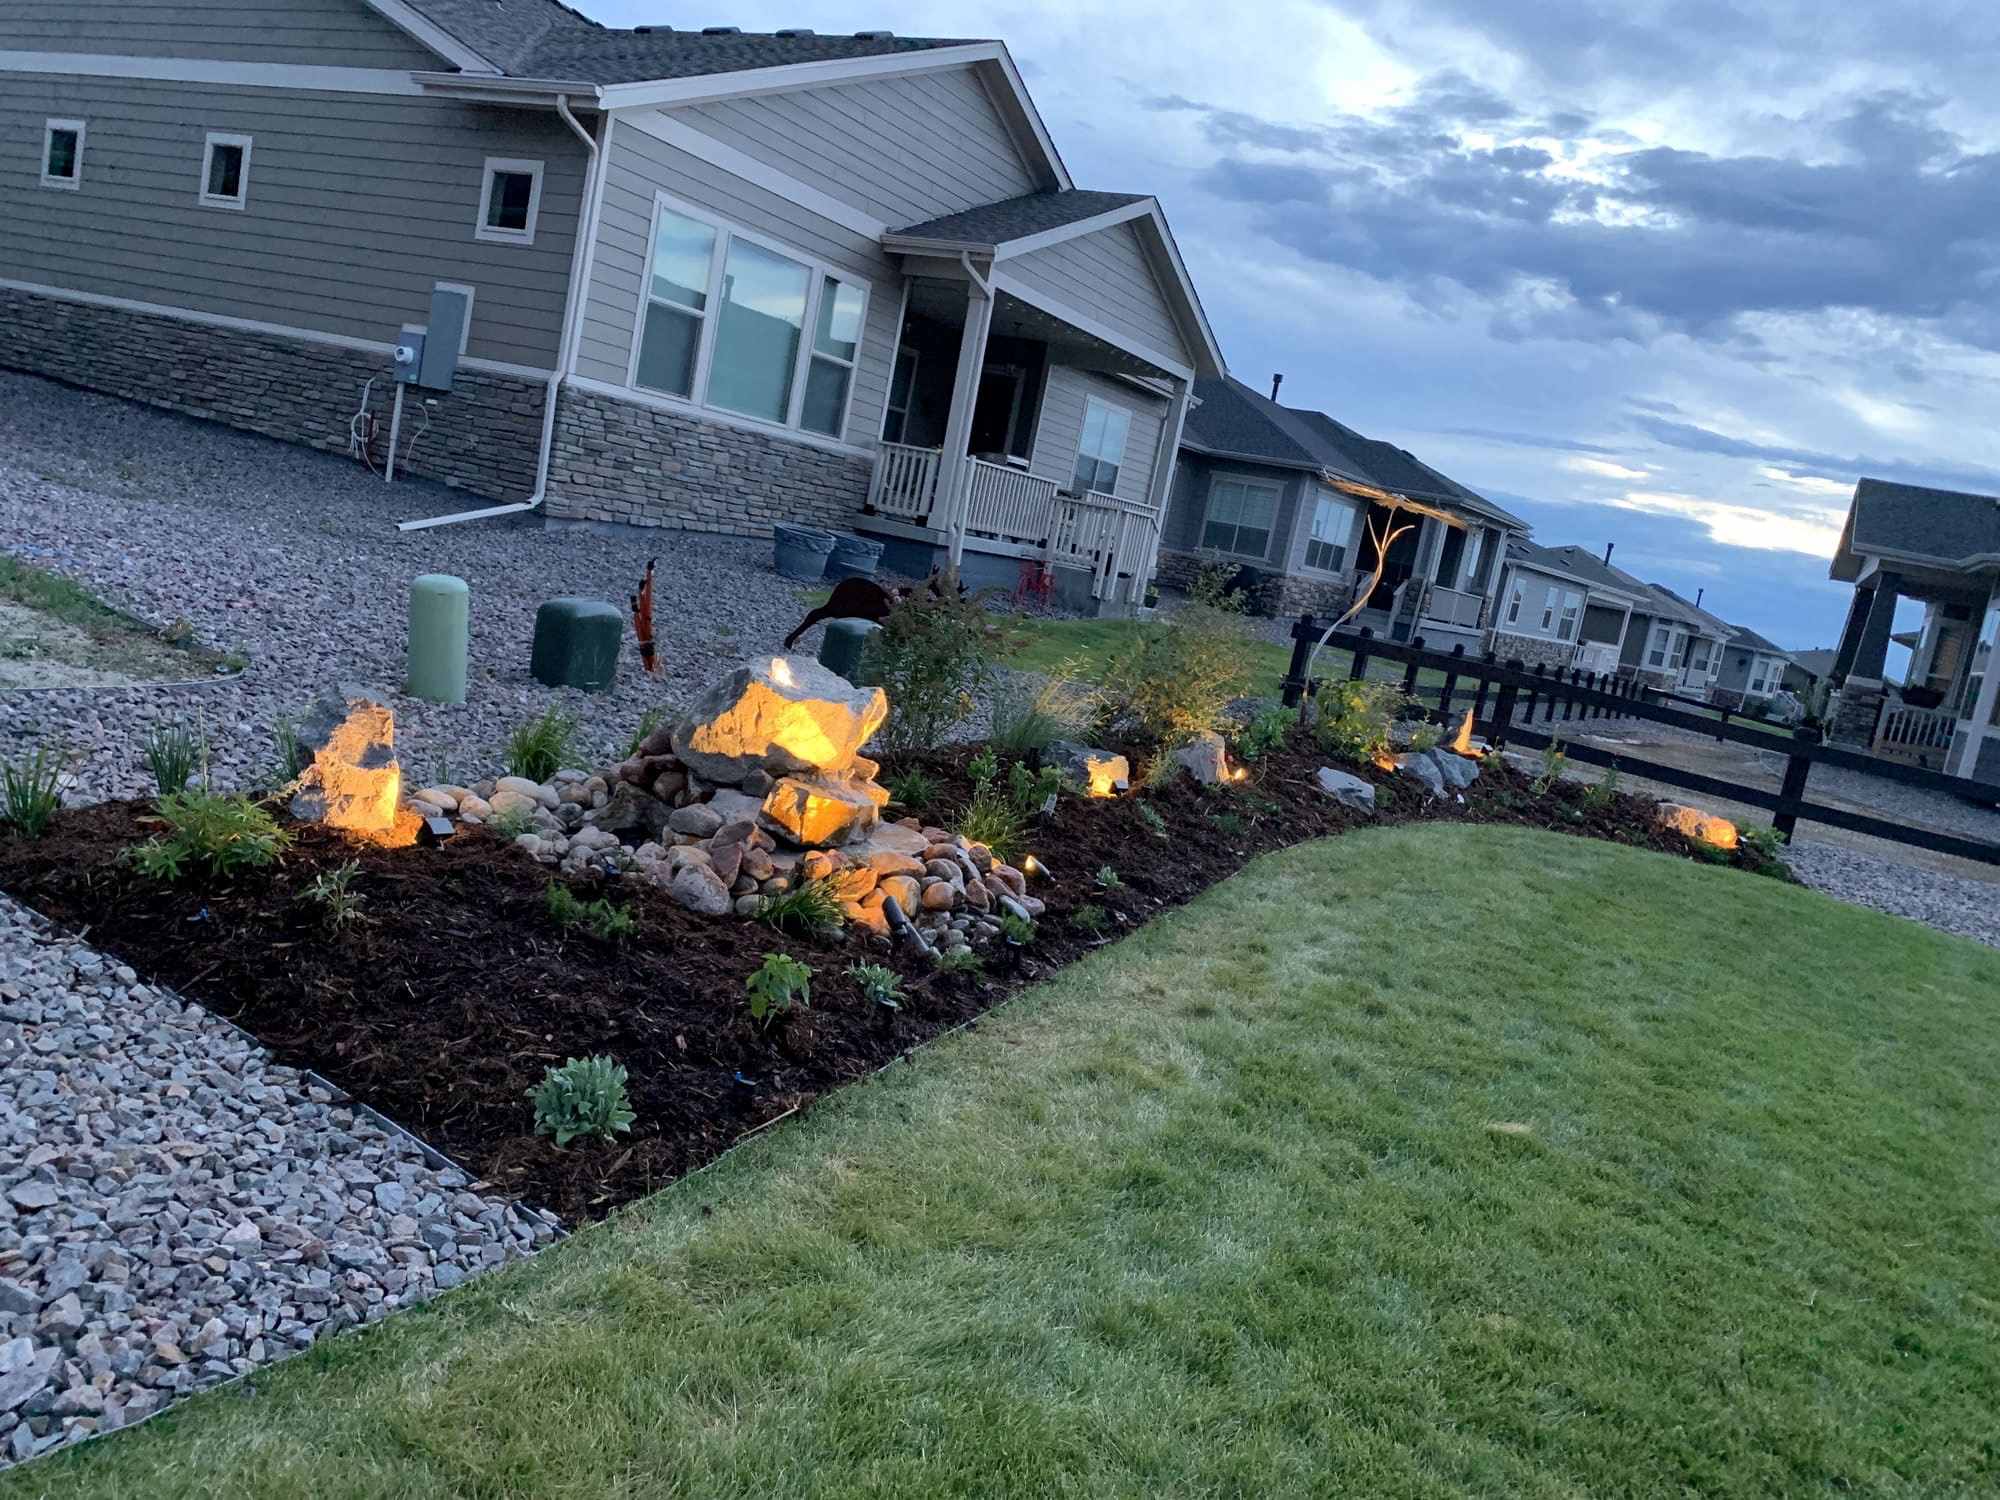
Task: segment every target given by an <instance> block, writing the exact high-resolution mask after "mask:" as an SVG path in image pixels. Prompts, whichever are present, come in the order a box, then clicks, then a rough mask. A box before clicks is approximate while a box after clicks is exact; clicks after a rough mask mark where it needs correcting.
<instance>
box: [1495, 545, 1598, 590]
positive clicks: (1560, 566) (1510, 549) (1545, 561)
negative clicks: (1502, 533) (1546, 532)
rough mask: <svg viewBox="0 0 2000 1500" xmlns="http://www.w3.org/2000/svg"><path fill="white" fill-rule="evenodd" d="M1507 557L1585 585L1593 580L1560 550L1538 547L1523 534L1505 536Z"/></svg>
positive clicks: (1512, 560) (1525, 565)
mask: <svg viewBox="0 0 2000 1500" xmlns="http://www.w3.org/2000/svg"><path fill="white" fill-rule="evenodd" d="M1571 550H1573V549H1571ZM1507 557H1508V560H1509V561H1511V562H1517V563H1520V564H1521V565H1522V566H1524V567H1529V568H1541V569H1543V570H1544V571H1546V572H1550V573H1557V574H1560V575H1562V576H1563V577H1566V578H1574V579H1576V580H1577V582H1579V583H1583V584H1586V585H1587V584H1590V583H1592V582H1594V581H1595V580H1593V579H1592V578H1591V577H1590V576H1589V575H1588V574H1585V573H1583V572H1581V571H1579V570H1578V569H1577V568H1575V567H1574V566H1572V565H1571V563H1570V561H1569V559H1568V558H1567V557H1565V556H1564V555H1563V553H1562V552H1560V551H1558V550H1557V549H1555V548H1553V547H1538V546H1536V545H1535V544H1534V543H1533V542H1531V541H1529V540H1528V539H1527V538H1526V537H1524V536H1511V537H1509V538H1507Z"/></svg>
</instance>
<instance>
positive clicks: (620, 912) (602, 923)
mask: <svg viewBox="0 0 2000 1500" xmlns="http://www.w3.org/2000/svg"><path fill="white" fill-rule="evenodd" d="M542 901H543V906H544V907H545V908H546V910H547V911H548V914H549V920H550V921H552V922H554V923H555V924H556V926H558V927H562V928H571V927H581V928H582V929H583V930H584V931H586V932H588V933H589V934H590V935H591V936H592V937H594V938H599V939H601V940H602V941H604V942H607V943H610V942H616V941H617V940H618V939H619V938H626V937H630V936H632V934H633V933H635V932H637V931H638V930H639V926H638V923H637V922H635V921H633V919H632V908H631V907H629V906H614V905H612V903H611V902H609V901H607V900H605V899H604V898H603V897H602V896H599V897H598V898H597V899H596V900H594V901H585V900H583V899H582V898H580V897H579V896H578V895H577V894H576V892H575V891H573V890H571V889H570V888H569V887H568V886H566V885H563V884H562V883H561V882H559V881H554V880H551V881H550V882H549V885H548V889H547V891H545V892H544V893H543V898H542Z"/></svg>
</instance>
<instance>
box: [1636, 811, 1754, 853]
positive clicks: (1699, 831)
mask: <svg viewBox="0 0 2000 1500" xmlns="http://www.w3.org/2000/svg"><path fill="white" fill-rule="evenodd" d="M1653 820H1654V821H1655V822H1656V823H1658V824H1659V825H1660V826H1661V827H1662V828H1671V829H1673V830H1674V831H1675V832H1676V833H1680V834H1684V835H1685V836H1686V837H1688V838H1691V839H1695V840H1697V841H1699V842H1700V843H1704V844H1713V845H1714V846H1715V847H1716V848H1718V849H1734V848H1735V847H1736V825H1735V824H1734V823H1732V822H1730V821H1729V819H1727V818H1718V817H1716V816H1715V814H1714V813H1705V812H1703V811H1702V810H1701V809H1700V808H1698V807H1684V806H1682V805H1681V804H1680V803H1678V802H1661V803H1658V804H1656V805H1655V807H1654V808H1653Z"/></svg>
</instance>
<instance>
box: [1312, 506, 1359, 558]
mask: <svg viewBox="0 0 2000 1500" xmlns="http://www.w3.org/2000/svg"><path fill="white" fill-rule="evenodd" d="M1353 535H1354V507H1353V506H1351V505H1349V504H1347V503H1346V502H1345V501H1342V500H1336V499H1334V497H1333V496H1331V495H1329V494H1326V493H1324V492H1322V493H1320V494H1319V495H1318V496H1317V497H1315V498H1314V500H1313V519H1312V533H1311V535H1309V536H1308V537H1307V538H1306V566H1307V567H1309V568H1318V569H1319V570H1320V571H1321V572H1322V573H1338V572H1339V571H1340V570H1341V569H1342V568H1344V567H1345V566H1346V565H1347V544H1348V542H1349V540H1351V539H1352V537H1353Z"/></svg>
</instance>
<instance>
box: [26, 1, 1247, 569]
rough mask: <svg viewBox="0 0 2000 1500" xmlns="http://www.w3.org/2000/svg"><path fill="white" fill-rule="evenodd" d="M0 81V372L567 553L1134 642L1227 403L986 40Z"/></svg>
mask: <svg viewBox="0 0 2000 1500" xmlns="http://www.w3.org/2000/svg"><path fill="white" fill-rule="evenodd" d="M162 14H163V15H164V14H165V13H162ZM0 74H4V79H5V82H4V87H0V363H4V364H7V365H11V366H14V367H16V368H20V369H25V370H30V371H35V372H39V373H43V374H48V375H52V376H55V377H58V378H60V379H64V380H68V381H71V382H73V383H76V384H80V385H85V386H91V387H94V388H97V389H100V390H104V391H109V392H112V393H115V394H122V395H126V396H130V397H134V398H137V399H142V400H146V401H150V402H154V403H156V404H162V405H167V406H170V407H174V408H177V409H180V410H183V411H188V412H193V413H196V414H200V415H204V416H209V417H213V418H216V419H218V420H222V421H227V422H231V423H233V424H236V425H239V426H243V427H248V428H252V429H255V430H258V431H262V432H266V433H271V434H274V435H279V436H283V437H286V438H289V439H292V440H295V441H303V442H306V443H310V444H312V445H314V446H318V447H323V448H327V449H330V450H333V451H337V452H351V453H352V454H354V456H355V457H356V458H357V459H359V460H362V461H366V462H368V463H369V464H370V465H371V467H374V468H376V469H379V470H383V471H385V472H386V471H388V470H389V469H391V468H392V467H393V468H394V469H396V470H400V471H402V472H406V473H417V474H421V475H426V476H430V477H433V478H436V479H441V480H443V481H445V482H446V483H449V484H452V485H456V486H460V487H463V488H464V489H466V490H467V491H468V492H469V494H470V495H471V496H474V497H479V498H482V499H484V500H487V501H497V502H504V510H516V511H521V510H537V511H540V512H541V513H542V514H544V515H545V516H547V517H548V518H549V519H550V521H552V522H556V523H565V522H571V523H589V524H600V525H601V524H618V525H625V526H634V527H673V528H682V529H695V530H704V531H718V532H737V533H758V532H768V530H769V528H770V527H771V526H772V525H773V524H774V523H778V522H788V521H790V522H812V523H818V524H824V525H829V526H842V527H847V526H855V525H860V526H865V527H866V528H868V529H869V530H870V531H871V532H873V533H874V534H875V535H877V536H879V537H881V538H882V539H883V540H884V541H885V543H886V544H887V545H888V546H890V547H891V548H892V549H894V551H895V553H896V556H895V558H893V559H892V561H894V562H895V563H896V565H898V566H900V567H902V568H903V569H905V570H906V571H921V570H922V569H924V568H926V567H927V566H928V565H929V564H930V563H931V562H933V561H942V560H950V561H960V562H964V560H965V559H966V558H967V556H968V554H970V555H971V556H972V557H973V558H974V559H975V561H973V562H965V567H966V569H967V571H968V572H969V573H973V574H975V576H976V575H977V574H978V571H979V569H980V568H981V567H984V568H985V569H986V571H987V572H988V573H990V574H992V575H993V576H995V577H996V578H999V579H1002V580H1004V581H1007V582H1009V583H1011V582H1013V581H1015V579H1016V578H1017V577H1018V576H1019V574H1020V571H1021V569H1022V568H1023V567H1024V566H1032V567H1035V568H1037V569H1039V568H1042V567H1045V566H1049V565H1053V567H1054V568H1055V570H1056V571H1057V572H1058V573H1060V574H1061V575H1063V576H1064V578H1065V579H1066V580H1067V581H1068V582H1069V583H1070V584H1071V585H1072V586H1073V588H1074V590H1075V591H1076V592H1077V593H1078V595H1079V597H1080V599H1081V600H1082V601H1084V602H1089V603H1094V604H1095V605H1097V606H1098V607H1101V608H1118V607H1128V606H1129V605H1130V604H1131V603H1132V602H1133V601H1134V600H1135V599H1136V598H1138V597H1139V595H1140V594H1141V593H1142V592H1143V589H1144V587H1145V583H1146V580H1147V579H1148V578H1149V577H1150V576H1151V573H1152V569H1153V563H1154V557H1155V553H1156V550H1157V548H1158V546H1159V543H1160V539H1161V523H1162V520H1163V518H1164V515H1165V512H1166V506H1167V498H1168V495H1169V493H1170V491H1171V487H1172V480H1173V473H1174V467H1175V461H1176V454H1177V452H1178V448H1179V441H1180V432H1181V426H1182V423H1183V420H1184V416H1185V413H1186V410H1187V407H1188V404H1189V397H1190V392H1191V389H1192V386H1193V384H1194V382H1195V381H1196V380H1198V379H1212V378H1214V377H1217V376H1219V375H1220V374H1221V373H1222V356H1221V352H1220V350H1219V349H1218V347H1217V345H1216V342H1215V338H1214V334H1213V332H1212V330H1211V329H1210V327H1209V324H1208V321H1207V318H1206V315H1205V314H1204V312H1203V310H1202V307H1201V303H1200V300H1199V298H1198V297H1197V296H1196V294H1195V290H1194V287H1193V284H1192V282H1191V281H1190V280H1189V278H1188V275H1187V270H1186V267H1185V266H1184V265H1183V264H1182V261H1181V257H1180V253H1179V250H1178V248H1177V246H1176V245H1175V243H1174V238H1173V235H1172V233H1171V231H1170V230H1169V228H1168V226H1167V222H1166V219H1165V216H1164V215H1163V214H1162V212H1161V210H1160V206H1159V204H1158V202H1157V201H1156V200H1155V199H1153V198H1152V197H1150V196H1148V195H1146V194H1144V193H1105V192H1097V191H1092V190H1089V189H1086V188H1082V187H1079V186H1078V184H1076V183H1075V182H1074V181H1073V180H1072V179H1071V177H1070V173H1069V170H1068V168H1067V166H1066V165H1065V164H1064V162H1063V159H1062V157H1061V155H1060V154H1059V153H1058V151H1057V149H1056V145H1055V142H1054V141H1053V139H1052V138H1051V137H1050V134H1049V131H1048V129H1047V126H1046V124H1045V123H1044V121H1043V120H1042V118H1041V115H1040V113H1039V111H1038V110H1037V109H1036V107H1035V104H1034V101H1033V100H1032V98H1031V97H1030V96H1029V94H1028V91H1027V89H1026V87H1025V85H1024V84H1023V82H1022V79H1021V75H1020V72H1019V69H1018V68H1017V67H1016V66H1015V64H1014V61H1013V59H1012V57H1011V56H1010V55H1009V53H1008V50H1007V48H1006V46H1005V45H1004V44H1003V43H1001V42H998V41H973V40H959V39H951V38H918V37H898V36H892V35H890V34H888V33H886V32H874V31H868V32H857V33H855V34H852V35H843V36H831V35H829V36H820V35H815V34H813V33H812V32H810V31H806V30H803V29H793V30H788V31H780V32H775V33H771V34H756V35H752V34H745V33H742V32H740V31H739V30H737V29H736V28H734V27H709V28H705V29H701V30H681V29H676V28H674V27H670V26H636V27H631V28H611V27H605V26H600V25H598V24H597V23H595V22H593V21H590V20H588V19H586V18H584V17H583V16H581V15H579V14H577V13H576V12H574V11H572V10H570V9H568V8H566V7H565V6H563V5H560V4H557V3H555V0H285V3H284V4H283V5H281V6H280V7H277V8H275V9H274V8H273V7H271V6H270V5H268V4H265V5H258V4H255V3H254V0H210V3H207V4H205V5H203V6H201V7H198V8H180V9H176V10H174V11H173V12H172V24H171V25H170V26H166V27H162V26H161V25H158V24H156V23H155V22H154V21H153V19H152V18H151V15H150V13H146V14H144V15H142V14H141V13H139V12H135V11H134V10H133V9H132V8H131V7H130V6H126V5H121V4H117V3H115V0H62V3H57V0H22V3H17V4H11V5H8V6H5V7H0ZM163 371H170V372H171V378H163V377H162V372H163ZM504 510H503V507H502V506H492V505H489V506H482V507H479V508H477V509H474V510H471V511H467V512H464V513H462V514H461V515H459V516H453V517H442V518H413V519H422V520H426V521H445V520H457V519H463V518H465V517H468V516H471V517H477V516H484V515H491V514H499V513H504Z"/></svg>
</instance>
